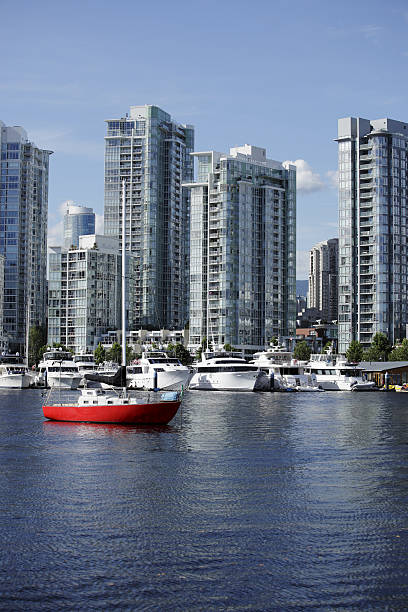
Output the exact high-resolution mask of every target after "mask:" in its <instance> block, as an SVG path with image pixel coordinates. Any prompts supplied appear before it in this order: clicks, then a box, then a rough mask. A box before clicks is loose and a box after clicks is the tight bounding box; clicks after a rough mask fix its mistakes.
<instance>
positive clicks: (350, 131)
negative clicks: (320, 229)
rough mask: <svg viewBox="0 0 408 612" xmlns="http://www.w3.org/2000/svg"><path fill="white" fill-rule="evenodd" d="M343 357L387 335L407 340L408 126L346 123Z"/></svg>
mask: <svg viewBox="0 0 408 612" xmlns="http://www.w3.org/2000/svg"><path fill="white" fill-rule="evenodd" d="M337 141H338V147H339V317H338V320H339V352H344V351H346V350H347V348H348V346H349V344H350V342H351V341H352V340H358V341H360V342H361V344H362V345H363V347H364V348H367V347H369V346H370V344H371V342H372V340H373V337H374V335H375V334H376V333H377V332H382V333H384V334H386V335H387V336H388V339H389V340H390V342H391V343H393V344H394V343H395V342H396V341H397V340H398V339H401V338H404V337H405V331H406V324H407V323H408V311H407V308H408V306H407V273H408V268H407V246H408V245H407V229H408V228H407V225H408V216H407V171H408V168H407V147H408V123H404V122H402V121H395V120H393V119H374V120H371V119H361V118H355V117H346V118H343V119H339V122H338V138H337Z"/></svg>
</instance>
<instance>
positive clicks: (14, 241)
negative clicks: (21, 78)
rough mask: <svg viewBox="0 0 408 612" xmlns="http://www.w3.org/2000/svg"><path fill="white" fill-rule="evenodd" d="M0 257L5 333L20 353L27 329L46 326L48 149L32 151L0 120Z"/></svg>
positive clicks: (20, 132)
mask: <svg viewBox="0 0 408 612" xmlns="http://www.w3.org/2000/svg"><path fill="white" fill-rule="evenodd" d="M0 148H1V177H0V178H1V181H0V254H2V255H4V257H5V263H4V265H5V269H4V310H3V316H4V332H5V334H6V335H7V337H8V339H9V348H10V350H12V351H19V352H20V353H25V344H26V332H27V326H32V325H41V326H45V325H46V313H47V285H46V269H47V220H48V169H49V156H50V154H51V153H52V151H45V150H42V149H39V148H38V147H36V146H35V145H34V144H33V143H32V142H30V141H29V140H28V138H27V133H26V132H25V130H24V129H23V128H21V127H7V126H6V125H5V124H4V123H3V122H1V121H0Z"/></svg>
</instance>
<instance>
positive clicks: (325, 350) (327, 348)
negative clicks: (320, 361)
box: [322, 340, 333, 355]
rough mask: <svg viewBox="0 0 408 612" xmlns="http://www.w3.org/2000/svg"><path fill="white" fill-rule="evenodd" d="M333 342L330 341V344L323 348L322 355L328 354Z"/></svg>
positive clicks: (327, 343)
mask: <svg viewBox="0 0 408 612" xmlns="http://www.w3.org/2000/svg"><path fill="white" fill-rule="evenodd" d="M332 344H333V343H332V341H331V340H329V341H328V342H326V344H325V345H324V347H323V348H322V355H324V354H325V353H328V352H329V351H330V349H331V347H332Z"/></svg>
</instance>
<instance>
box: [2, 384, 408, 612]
mask: <svg viewBox="0 0 408 612" xmlns="http://www.w3.org/2000/svg"><path fill="white" fill-rule="evenodd" d="M41 402H42V398H41V393H40V391H37V390H24V391H16V392H8V393H7V392H5V391H0V431H1V443H0V465H1V475H0V505H1V512H0V531H1V555H0V558H1V566H0V567H1V572H0V609H1V610H28V611H32V610H53V611H55V610H172V611H173V610H188V611H201V610H206V611H207V610H406V609H408V556H407V544H408V394H407V395H403V394H399V393H336V392H333V393H330V392H326V393H319V394H313V393H310V394H308V393H304V394H301V393H298V394H277V393H275V394H249V393H248V394H245V393H238V394H232V393H216V392H207V393H205V392H199V391H196V392H189V393H187V394H186V395H185V399H184V403H183V410H182V414H178V415H177V416H176V418H175V420H174V421H173V422H172V424H171V425H170V426H168V427H164V428H137V427H121V426H106V425H86V424H63V423H51V422H46V421H44V419H43V416H42V412H41Z"/></svg>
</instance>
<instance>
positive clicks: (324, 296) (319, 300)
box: [308, 238, 339, 322]
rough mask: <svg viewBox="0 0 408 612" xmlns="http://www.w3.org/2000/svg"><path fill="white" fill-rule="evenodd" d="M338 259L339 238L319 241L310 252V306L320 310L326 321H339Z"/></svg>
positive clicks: (321, 316)
mask: <svg viewBox="0 0 408 612" xmlns="http://www.w3.org/2000/svg"><path fill="white" fill-rule="evenodd" d="M338 259H339V240H338V238H331V239H330V240H324V241H323V242H319V243H318V244H316V245H315V246H313V247H312V248H311V250H310V254H309V291H308V307H309V308H316V309H317V310H319V312H320V318H321V319H323V320H324V321H326V322H330V321H337V303H338V294H337V292H338V283H337V279H338Z"/></svg>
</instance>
